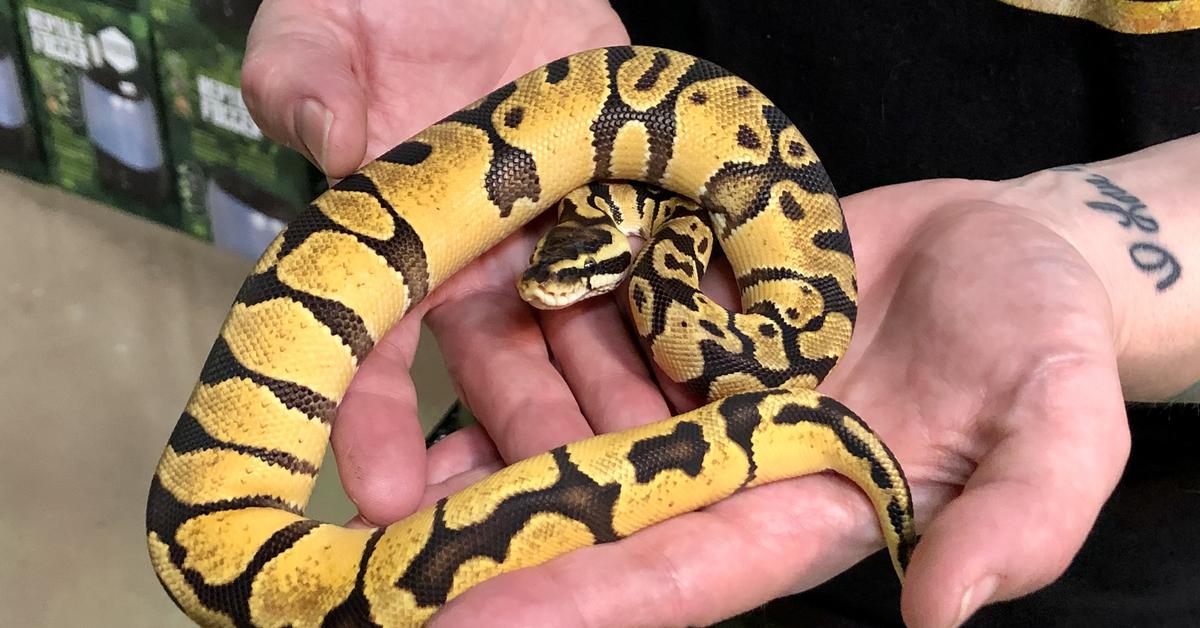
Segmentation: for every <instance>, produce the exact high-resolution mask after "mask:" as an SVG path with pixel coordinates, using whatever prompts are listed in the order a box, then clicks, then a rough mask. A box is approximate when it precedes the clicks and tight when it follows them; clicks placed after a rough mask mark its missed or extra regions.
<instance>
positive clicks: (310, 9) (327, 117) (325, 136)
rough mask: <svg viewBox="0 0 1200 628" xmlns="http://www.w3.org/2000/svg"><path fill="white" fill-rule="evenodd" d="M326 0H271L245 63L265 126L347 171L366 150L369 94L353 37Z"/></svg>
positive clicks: (246, 88) (331, 170)
mask: <svg viewBox="0 0 1200 628" xmlns="http://www.w3.org/2000/svg"><path fill="white" fill-rule="evenodd" d="M323 11H324V9H323V8H322V7H321V5H320V4H319V3H318V4H315V5H312V4H310V3H307V2H270V1H268V2H264V3H263V5H262V8H261V9H260V10H259V13H258V16H257V17H256V18H255V21H254V26H253V27H252V28H251V29H250V36H249V39H248V41H247V45H246V57H245V60H244V62H243V65H242V94H243V97H244V98H245V100H246V106H247V108H249V110H250V115H251V116H253V118H254V120H255V122H256V123H258V125H259V127H260V128H261V129H262V130H263V133H264V134H266V135H267V137H270V138H271V139H274V140H276V141H278V142H281V143H283V144H285V145H286V146H288V147H290V148H292V149H294V150H296V151H298V152H300V153H301V154H303V155H304V156H305V157H307V158H308V159H309V160H310V161H312V162H313V163H314V164H316V165H317V167H318V168H320V169H321V170H322V171H323V172H324V173H325V174H326V175H328V176H331V177H335V178H338V177H343V176H346V175H347V174H350V173H351V172H353V171H354V170H355V169H357V168H358V167H359V165H360V164H361V163H362V162H363V159H364V156H365V154H366V144H367V131H366V121H367V117H366V102H365V95H364V94H363V89H362V86H361V85H360V84H359V82H358V78H357V77H356V75H355V73H354V70H353V68H354V63H353V60H354V56H355V54H356V53H357V51H356V46H355V44H354V43H353V42H354V38H353V36H352V35H351V34H349V33H343V32H340V30H341V29H340V28H339V27H338V26H336V25H335V20H332V19H321V17H320V16H319V15H317V16H314V15H313V14H314V13H321V12H323Z"/></svg>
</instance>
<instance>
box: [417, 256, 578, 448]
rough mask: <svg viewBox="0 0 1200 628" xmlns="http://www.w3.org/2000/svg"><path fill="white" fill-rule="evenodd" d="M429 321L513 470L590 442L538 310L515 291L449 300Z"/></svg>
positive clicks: (463, 393) (466, 395)
mask: <svg viewBox="0 0 1200 628" xmlns="http://www.w3.org/2000/svg"><path fill="white" fill-rule="evenodd" d="M514 276H515V274H514ZM426 321H427V322H428V324H429V328H430V329H431V330H432V331H433V333H434V336H435V337H437V341H438V345H439V347H441V350H442V354H443V355H444V356H445V361H446V368H447V370H448V371H449V373H450V376H451V378H453V379H454V381H455V384H456V385H457V386H458V389H459V391H460V397H461V398H462V399H463V401H464V402H465V403H466V404H467V406H468V407H469V408H471V411H472V412H473V413H474V414H475V416H476V417H477V418H478V419H479V422H480V423H481V424H482V425H483V426H484V428H485V429H486V430H487V432H488V434H489V435H490V436H491V438H492V440H493V441H494V442H495V443H496V449H497V451H499V452H500V456H501V457H502V458H503V459H504V460H505V461H506V462H508V463H513V462H516V461H517V460H521V459H523V458H528V457H529V456H532V455H535V454H539V453H542V452H544V451H547V450H549V449H553V448H554V447H557V446H559V445H562V444H564V443H568V442H571V441H574V440H578V439H581V438H585V437H587V436H590V435H591V430H590V428H589V427H588V424H587V421H585V420H584V418H583V414H581V413H580V411H579V406H578V404H576V403H575V398H574V396H573V395H572V394H571V389H570V388H569V387H567V384H566V382H565V381H563V378H562V375H560V374H559V372H558V371H557V370H556V369H555V368H554V365H552V364H551V363H550V357H549V354H548V353H547V351H546V341H545V338H544V336H543V335H542V331H541V328H540V327H539V326H538V323H537V320H536V319H535V318H534V315H533V312H532V310H531V308H530V307H529V306H528V305H527V304H526V303H525V302H524V301H521V299H520V298H519V297H518V296H517V295H516V290H515V289H513V288H512V287H511V286H510V285H508V284H505V285H504V286H501V287H499V288H496V289H483V290H477V291H472V292H469V293H467V294H465V295H461V296H457V297H453V298H447V299H446V300H445V301H444V302H442V303H441V304H439V305H437V306H436V307H434V308H433V309H432V310H430V313H429V316H428V317H427V318H426Z"/></svg>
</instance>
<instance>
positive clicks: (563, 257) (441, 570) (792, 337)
mask: <svg viewBox="0 0 1200 628" xmlns="http://www.w3.org/2000/svg"><path fill="white" fill-rule="evenodd" d="M626 180H627V181H634V182H644V183H646V184H650V185H652V186H655V187H654V188H648V187H643V186H635V187H630V186H628V185H625V184H619V185H618V184H614V185H611V186H610V185H607V184H593V185H590V186H589V185H587V184H589V183H590V182H602V181H626ZM663 190H669V191H670V192H673V193H675V194H678V195H679V197H675V196H672V195H669V194H667V193H665V192H663ZM572 191H575V193H574V194H573V195H571V196H568V193H571V192H572ZM564 197H566V200H564V201H563V202H562V204H561V207H560V224H559V226H558V227H556V228H555V229H554V230H552V231H551V232H550V233H549V234H548V235H547V236H546V238H544V239H543V241H542V243H541V246H540V248H539V249H538V251H537V252H536V253H535V255H534V259H533V265H532V266H531V268H530V270H529V271H527V272H526V273H525V275H524V277H523V278H522V280H521V282H520V286H521V290H522V293H523V295H524V296H525V297H526V298H527V299H529V300H533V301H536V302H540V305H541V306H543V307H556V306H559V305H563V304H565V303H566V302H570V301H573V300H576V299H578V298H582V297H584V296H589V295H590V294H593V293H597V292H602V291H604V290H607V289H610V288H611V286H612V285H615V283H616V282H618V281H620V279H621V277H622V276H624V275H625V274H627V273H628V271H629V269H630V267H631V266H632V267H633V270H632V275H631V279H630V288H629V295H630V296H629V299H630V306H631V308H632V309H633V316H634V320H635V322H636V329H637V332H638V333H639V335H640V336H641V337H642V339H643V340H644V341H645V342H646V343H647V345H648V347H649V349H650V351H651V353H652V354H653V356H654V359H655V361H656V362H657V363H658V364H659V365H660V366H661V367H662V368H663V369H664V371H665V372H666V373H667V374H668V375H670V376H671V377H672V378H673V379H675V380H677V381H680V382H687V383H688V385H690V386H691V387H692V388H693V389H695V390H696V391H697V392H699V393H701V394H703V395H705V396H707V398H708V399H709V401H710V403H709V404H708V405H706V406H703V407H701V408H699V409H697V410H694V411H692V412H688V413H686V414H683V415H680V416H676V417H673V418H670V419H667V420H664V421H660V422H657V423H652V424H649V425H646V426H643V427H639V428H636V429H631V430H627V431H623V432H619V433H613V434H605V435H602V436H597V437H594V438H590V439H587V440H584V441H581V442H577V443H574V444H570V445H566V446H564V447H560V448H558V449H555V450H553V451H551V452H548V453H546V454H543V455H540V456H536V457H534V458H530V459H527V460H524V461H522V462H520V463H517V464H514V465H512V466H510V467H508V468H506V469H504V470H503V471H501V472H499V473H496V474H495V475H493V476H491V477H489V478H487V479H485V480H483V481H481V482H479V483H478V484H476V485H474V486H472V487H470V488H468V489H466V490H464V491H462V492H460V493H458V494H455V495H453V496H451V497H448V498H446V499H443V500H441V501H439V502H438V503H437V504H436V505H434V506H432V507H430V508H427V509H425V510H423V511H421V512H418V513H416V514H414V515H412V516H410V517H408V518H406V519H404V520H402V521H399V522H397V523H395V524H393V525H390V526H388V527H386V528H380V529H375V530H354V529H345V528H342V527H338V526H334V525H328V524H323V523H319V522H316V521H312V520H309V519H306V518H305V517H304V516H303V515H302V512H303V508H304V506H305V504H306V503H307V500H308V496H309V493H310V491H311V489H312V486H313V482H314V481H315V478H316V474H317V470H318V467H319V465H320V462H321V459H322V457H323V455H324V451H325V447H326V443H327V440H328V432H329V426H330V422H331V421H332V420H333V418H334V414H335V410H336V408H337V404H338V402H339V401H340V400H341V398H342V395H343V393H344V392H345V391H346V389H347V386H348V384H349V382H350V378H351V376H352V375H353V374H354V372H355V369H356V368H357V365H358V364H359V363H360V362H361V361H362V360H363V358H364V357H365V356H366V354H367V352H368V351H369V350H370V348H371V347H372V346H373V344H374V343H375V342H376V341H378V340H379V338H380V337H381V336H382V334H383V333H384V332H385V331H387V330H388V329H389V328H390V327H391V326H392V325H393V324H394V323H395V322H396V321H397V320H398V319H399V318H400V317H401V316H402V315H403V313H404V312H406V311H408V310H409V309H410V308H412V307H413V305H414V304H416V303H417V302H418V301H419V300H420V299H421V298H422V297H424V296H425V295H426V294H427V293H428V292H429V291H430V290H433V289H434V288H435V287H437V286H438V285H439V284H441V283H442V282H443V281H444V280H445V279H446V278H447V277H449V276H450V275H452V274H453V273H454V272H456V271H457V270H458V269H460V268H462V267H463V266H464V265H465V264H467V263H468V262H470V261H471V260H473V259H475V258H476V257H477V256H479V255H480V254H481V253H482V252H484V251H486V250H487V249H488V248H490V247H491V246H493V245H495V244H496V243H497V242H499V241H500V240H501V239H503V238H504V237H506V236H507V235H508V234H510V233H512V232H513V231H514V230H516V229H518V228H519V227H520V226H522V225H524V224H525V223H527V222H528V221H529V220H531V219H532V218H533V217H534V216H536V215H537V214H539V213H540V212H542V211H543V210H545V209H547V208H548V207H549V206H550V205H552V204H554V203H555V202H556V201H559V200H560V199H563V198H564ZM572 199H574V200H572ZM688 199H692V200H694V201H695V202H696V203H697V204H698V205H699V207H697V206H696V204H693V203H692V202H691V201H690V200H688ZM701 208H703V209H701ZM633 213H636V214H637V217H636V218H634V217H632V216H631V215H630V214H633ZM639 224H640V225H641V226H640V227H637V226H634V227H630V226H629V225H639ZM638 230H643V231H644V232H645V233H646V235H649V236H650V240H649V242H648V243H647V245H646V247H645V248H644V250H643V252H642V253H641V254H640V256H639V257H638V258H637V260H636V261H635V260H632V259H631V256H630V254H629V250H628V248H627V245H625V243H624V241H623V236H620V233H619V232H630V231H638ZM717 244H719V245H720V246H721V247H722V248H723V249H724V251H725V253H726V254H727V256H728V258H729V260H730V262H731V264H732V266H733V269H734V271H735V273H736V277H737V282H738V286H739V288H740V289H741V302H742V311H741V312H739V313H731V312H728V311H726V310H725V309H723V308H721V307H719V306H717V305H716V304H715V303H713V302H712V301H710V300H709V299H708V298H706V297H705V296H704V295H703V294H702V293H700V292H699V290H698V284H699V278H700V274H701V273H702V272H703V270H704V267H705V266H706V264H707V262H708V256H709V254H710V252H711V250H712V249H713V248H714V247H715V246H716V245H717ZM622 246H625V247H626V248H622ZM856 296H857V295H856V284H855V279H854V264H853V259H852V255H851V249H850V240H849V236H848V234H847V232H846V227H845V223H844V221H843V218H842V214H841V210H840V208H839V205H838V201H837V197H836V195H835V193H834V190H833V186H832V185H831V183H830V181H829V179H828V177H827V175H826V173H825V170H824V169H823V167H822V165H821V163H820V161H819V160H818V159H817V157H816V155H815V154H814V153H813V150H812V147H811V146H810V145H809V144H808V142H807V141H806V140H805V139H804V137H803V136H801V134H800V132H799V131H798V130H797V129H796V127H795V126H794V125H793V124H792V123H791V122H790V121H789V120H788V119H787V117H786V116H785V115H784V114H783V113H782V112H781V111H780V110H779V109H777V108H776V107H775V106H773V105H772V104H771V103H770V102H769V101H768V100H767V99H766V98H765V97H764V96H763V95H762V94H761V93H759V92H758V91H757V90H756V89H754V88H753V87H751V86H750V85H748V84H747V83H745V82H744V81H742V80H740V79H738V78H737V77H734V76H732V75H730V74H729V73H728V72H727V71H725V70H723V69H721V68H719V67H717V66H715V65H713V64H711V63H708V62H706V61H702V60H698V59H695V58H692V57H690V56H687V55H684V54H681V53H677V52H672V51H667V50H661V49H654V48H643V47H617V48H607V49H599V50H592V51H588V52H583V53H579V54H576V55H573V56H570V57H567V58H564V59H560V60H558V61H555V62H553V63H550V64H548V65H546V66H544V67H542V68H539V69H537V70H535V71H533V72H531V73H529V74H528V75H526V76H524V77H522V78H520V79H518V80H516V81H514V82H512V83H510V84H508V85H505V86H504V87H502V88H500V89H498V90H496V91H495V92H493V93H491V94H490V95H488V96H486V97H484V98H483V99H481V100H479V101H478V102H476V103H474V104H473V105H471V106H469V107H467V108H465V109H463V110H461V111H459V112H458V113H455V114H453V115H451V116H449V117H447V118H446V119H445V120H443V121H442V122H439V123H438V124H436V125H434V126H432V127H430V128H428V129H426V130H424V131H422V132H421V133H419V134H418V135H416V136H415V137H413V138H412V139H411V140H409V141H407V142H404V143H403V144H400V145H399V146H397V147H396V148H395V149H393V150H391V151H389V152H388V153H386V154H385V155H383V156H381V157H379V158H378V159H376V160H375V161H373V162H371V163H369V164H367V165H366V166H365V167H364V168H363V169H362V170H361V171H360V172H358V173H356V174H354V175H351V176H350V177H348V178H346V179H344V180H343V181H341V182H340V183H338V184H337V185H336V186H334V187H333V188H332V189H331V190H330V191H328V192H326V193H325V194H323V195H321V196H320V197H318V198H317V199H316V200H315V201H314V202H313V204H312V205H311V206H310V207H309V208H308V209H307V210H306V212H304V213H303V214H302V215H301V216H300V217H298V218H297V219H296V220H294V221H293V222H292V223H291V224H290V225H289V226H288V227H287V229H286V230H285V231H284V232H283V233H282V234H281V235H280V236H279V237H278V238H277V239H276V240H275V241H274V243H273V244H272V245H271V246H270V248H269V249H268V250H267V251H266V252H265V253H264V255H263V256H262V258H261V259H260V260H259V262H258V263H257V265H256V266H255V268H254V270H253V272H252V274H251V275H250V277H249V278H248V279H247V280H246V282H245V284H244V285H243V287H242V289H241V291H240V292H239V293H238V295H237V299H236V302H235V303H234V305H233V308H232V311H231V312H230V314H229V317H228V318H227V320H226V322H225V324H224V326H223V327H222V329H221V333H220V337H219V338H218V339H217V341H216V343H215V345H214V347H213V349H212V352H211V353H210V355H209V357H208V359H207V361H206V363H205V365H204V367H203V370H202V373H201V375H200V381H199V383H198V384H197V387H196V389H195V391H194V393H193V395H192V397H191V399H190V401H189V402H188V405H187V407H186V409H185V411H184V412H183V415H182V417H181V418H180V420H179V423H178V424H177V426H176V428H175V430H174V432H173V433H172V434H171V437H170V440H169V442H168V444H167V447H166V451H165V452H164V454H163V456H162V459H161V460H160V462H159V465H158V469H157V472H156V474H155V476H154V479H153V481H152V484H151V489H150V496H149V501H148V505H147V514H146V526H147V535H148V543H149V550H150V556H151V560H152V563H153V565H154V569H155V571H156V572H157V574H158V577H159V579H160V581H161V582H162V584H163V586H164V587H165V588H166V590H167V591H168V593H169V594H170V595H171V597H172V599H174V600H175V602H176V603H177V604H178V605H179V606H180V607H181V608H182V609H183V610H184V611H185V612H187V613H188V615H190V616H191V617H192V618H193V619H195V620H196V621H197V622H199V623H202V624H206V625H215V626H229V625H236V626H242V625H262V626H319V625H380V626H399V625H412V624H420V623H422V622H424V621H425V620H426V619H427V618H428V617H430V616H431V615H432V614H433V613H434V612H436V610H437V609H438V608H439V607H440V606H441V605H442V604H443V603H445V601H446V600H448V599H450V598H452V597H454V596H455V595H458V594H459V593H461V592H462V591H464V590H466V589H467V588H469V587H471V586H472V585H474V584H477V583H479V582H481V581H483V580H485V579H487V578H490V577H492V576H495V575H497V574H500V573H502V572H506V571H510V570H513V569H518V568H521V567H525V566H530V565H535V564H538V563H541V562H544V561H546V560H549V559H550V558H553V557H554V556H557V555H560V554H562V553H565V552H567V551H570V550H572V549H575V548H579V547H583V546H587V545H591V544H594V543H602V542H607V541H615V540H617V539H620V538H622V537H625V536H627V535H630V534H633V533H634V532H636V531H637V530H639V529H641V528H644V527H646V526H648V525H651V524H654V523H656V522H659V521H662V520H664V519H667V518H669V517H672V516H675V515H678V514H681V513H684V512H688V511H692V510H695V509H698V508H702V507H704V506H706V505H709V504H712V503H714V502H716V501H719V500H721V499H723V498H725V497H727V496H729V495H731V494H732V493H734V492H735V491H737V490H739V489H741V488H743V487H751V486H755V485H758V484H763V483H766V482H771V481H774V480H777V479H781V478H790V477H796V476H799V475H804V474H809V473H815V472H820V471H824V470H833V471H836V472H838V473H840V474H842V475H845V476H846V477H848V478H850V479H851V480H853V481H854V482H855V483H857V484H858V486H859V487H861V488H862V490H863V491H864V492H865V493H866V494H867V495H868V496H869V497H870V499H871V501H872V502H873V503H874V505H875V508H876V511H877V513H878V516H879V519H880V523H881V528H882V530H883V534H884V537H885V540H886V541H887V544H888V546H889V549H890V551H891V554H892V558H893V562H894V564H895V567H896V569H897V572H898V573H899V574H901V575H903V569H904V567H905V565H906V562H907V558H908V555H909V553H910V552H911V550H912V546H913V543H914V540H915V534H914V527H913V520H912V504H911V500H910V494H909V489H908V485H907V483H906V481H905V479H904V476H903V474H902V472H901V470H900V467H899V465H898V463H897V462H896V460H895V459H894V457H893V456H892V455H891V453H890V452H889V451H888V450H887V448H886V447H885V446H884V445H883V443H881V442H880V440H879V439H878V438H877V437H876V435H875V434H874V433H873V432H871V431H870V429H869V428H868V427H867V426H866V425H865V424H864V423H863V422H862V421H861V420H859V419H858V418H857V417H856V416H855V415H854V414H853V413H852V412H851V411H850V410H848V409H847V408H845V407H844V406H842V405H841V404H839V403H837V402H836V401H834V400H832V399H830V398H828V397H825V396H822V395H821V394H819V393H817V392H815V391H814V388H815V386H816V385H817V384H818V383H819V382H820V381H821V379H822V378H823V377H824V376H825V374H826V373H827V372H828V371H829V370H830V369H831V368H832V367H833V365H834V364H835V362H836V361H837V359H838V358H839V357H840V356H841V354H842V353H843V351H844V349H845V348H846V345H847V344H848V342H849V340H850V333H851V329H852V327H853V323H854V318H855V313H856V301H855V300H856ZM615 392H619V391H615ZM531 419H532V420H537V419H538V417H532V418H531ZM713 542H720V540H719V539H714V540H713Z"/></svg>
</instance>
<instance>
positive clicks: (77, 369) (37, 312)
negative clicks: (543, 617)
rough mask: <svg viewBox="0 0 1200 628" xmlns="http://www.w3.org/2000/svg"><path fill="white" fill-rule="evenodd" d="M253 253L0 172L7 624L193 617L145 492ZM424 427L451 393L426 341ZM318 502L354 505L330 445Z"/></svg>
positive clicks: (345, 508)
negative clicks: (155, 531)
mask: <svg viewBox="0 0 1200 628" xmlns="http://www.w3.org/2000/svg"><path fill="white" fill-rule="evenodd" d="M251 264H252V262H250V261H248V260H244V259H241V258H238V257H235V256H233V255H231V254H228V253H224V252H222V251H219V250H217V249H215V248H214V247H212V246H211V245H206V244H203V243H201V242H197V241H194V240H192V239H190V238H188V237H187V236H184V235H182V234H179V233H176V232H173V231H170V230H168V229H166V228H164V227H161V226H158V225H154V224H151V223H149V222H147V221H144V220H141V219H138V218H135V217H132V216H129V215H126V214H123V213H121V212H118V211H116V210H114V209H111V208H108V207H104V206H101V205H98V204H95V203H92V202H89V201H86V200H83V199H80V198H78V197H75V196H72V195H70V194H66V193H64V192H61V191H59V190H56V189H53V188H50V187H46V186H42V185H37V184H34V183H30V182H28V181H25V180H23V179H19V178H16V177H13V176H10V175H8V174H5V173H0V408H2V409H0V626H78V625H89V626H135V627H136V626H186V625H190V624H189V622H188V621H187V620H186V618H185V617H184V616H183V615H182V614H181V613H179V612H178V611H177V610H176V609H175V607H174V605H173V604H172V603H171V601H170V600H169V599H168V598H167V596H166V594H165V593H164V592H163V591H162V589H161V588H160V587H159V584H158V581H157V580H156V579H155V577H154V574H153V572H152V571H151V569H150V563H149V559H148V558H147V554H146V537H145V531H144V524H143V522H144V513H145V503H146V501H145V500H146V490H147V488H148V486H149V482H150V477H151V475H152V474H153V469H154V465H155V463H156V462H157V461H158V457H159V455H160V454H161V453H162V448H163V446H164V445H165V444H166V442H167V436H168V435H169V434H170V432H171V429H172V427H174V424H175V420H176V419H177V418H178V416H179V411H180V410H181V409H182V408H183V406H184V403H185V402H186V400H187V396H188V395H189V394H190V392H191V389H192V386H193V385H194V384H195V380H196V377H197V375H198V374H199V372H200V366H201V364H202V363H203V361H204V357H205V355H206V353H207V351H208V348H209V346H210V345H211V343H212V341H213V339H214V338H216V334H217V330H218V328H219V326H220V323H221V321H222V320H223V319H224V317H225V314H226V312H227V310H228V307H229V304H230V302H231V301H232V299H233V296H234V294H235V293H236V292H237V289H238V286H239V285H240V284H241V282H242V279H243V278H244V277H245V275H246V272H247V270H248V269H249V268H250V266H251ZM418 353H419V354H418V357H417V361H416V365H417V366H416V368H415V369H414V377H415V378H416V379H417V389H418V393H419V394H420V398H421V400H422V405H421V412H422V416H421V419H422V422H423V423H424V424H425V425H426V426H429V425H430V424H431V423H432V422H433V421H435V420H436V419H437V418H438V417H440V415H441V413H442V412H443V411H444V410H445V409H446V408H447V407H448V406H449V404H450V403H451V402H452V401H453V394H454V393H453V390H452V388H451V387H450V385H449V382H448V380H447V378H446V375H445V369H444V367H443V365H442V363H441V361H440V359H439V358H438V356H437V353H436V348H435V346H434V344H433V343H432V342H429V341H428V339H426V341H423V342H422V347H421V351H419V352H418ZM309 514H310V515H311V516H314V517H316V518H319V519H322V520H326V521H338V522H340V521H344V520H345V519H347V518H349V517H350V516H351V515H352V514H353V510H352V509H351V507H350V505H349V502H348V501H347V500H346V499H345V496H344V495H343V494H342V490H341V486H340V484H339V482H338V479H337V474H336V470H335V469H334V466H333V464H332V461H331V459H330V458H329V457H328V456H327V460H326V464H325V466H324V467H323V469H322V473H321V477H320V479H319V480H318V482H317V489H316V493H315V495H314V497H313V501H312V503H311V505H310V508H309Z"/></svg>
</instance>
